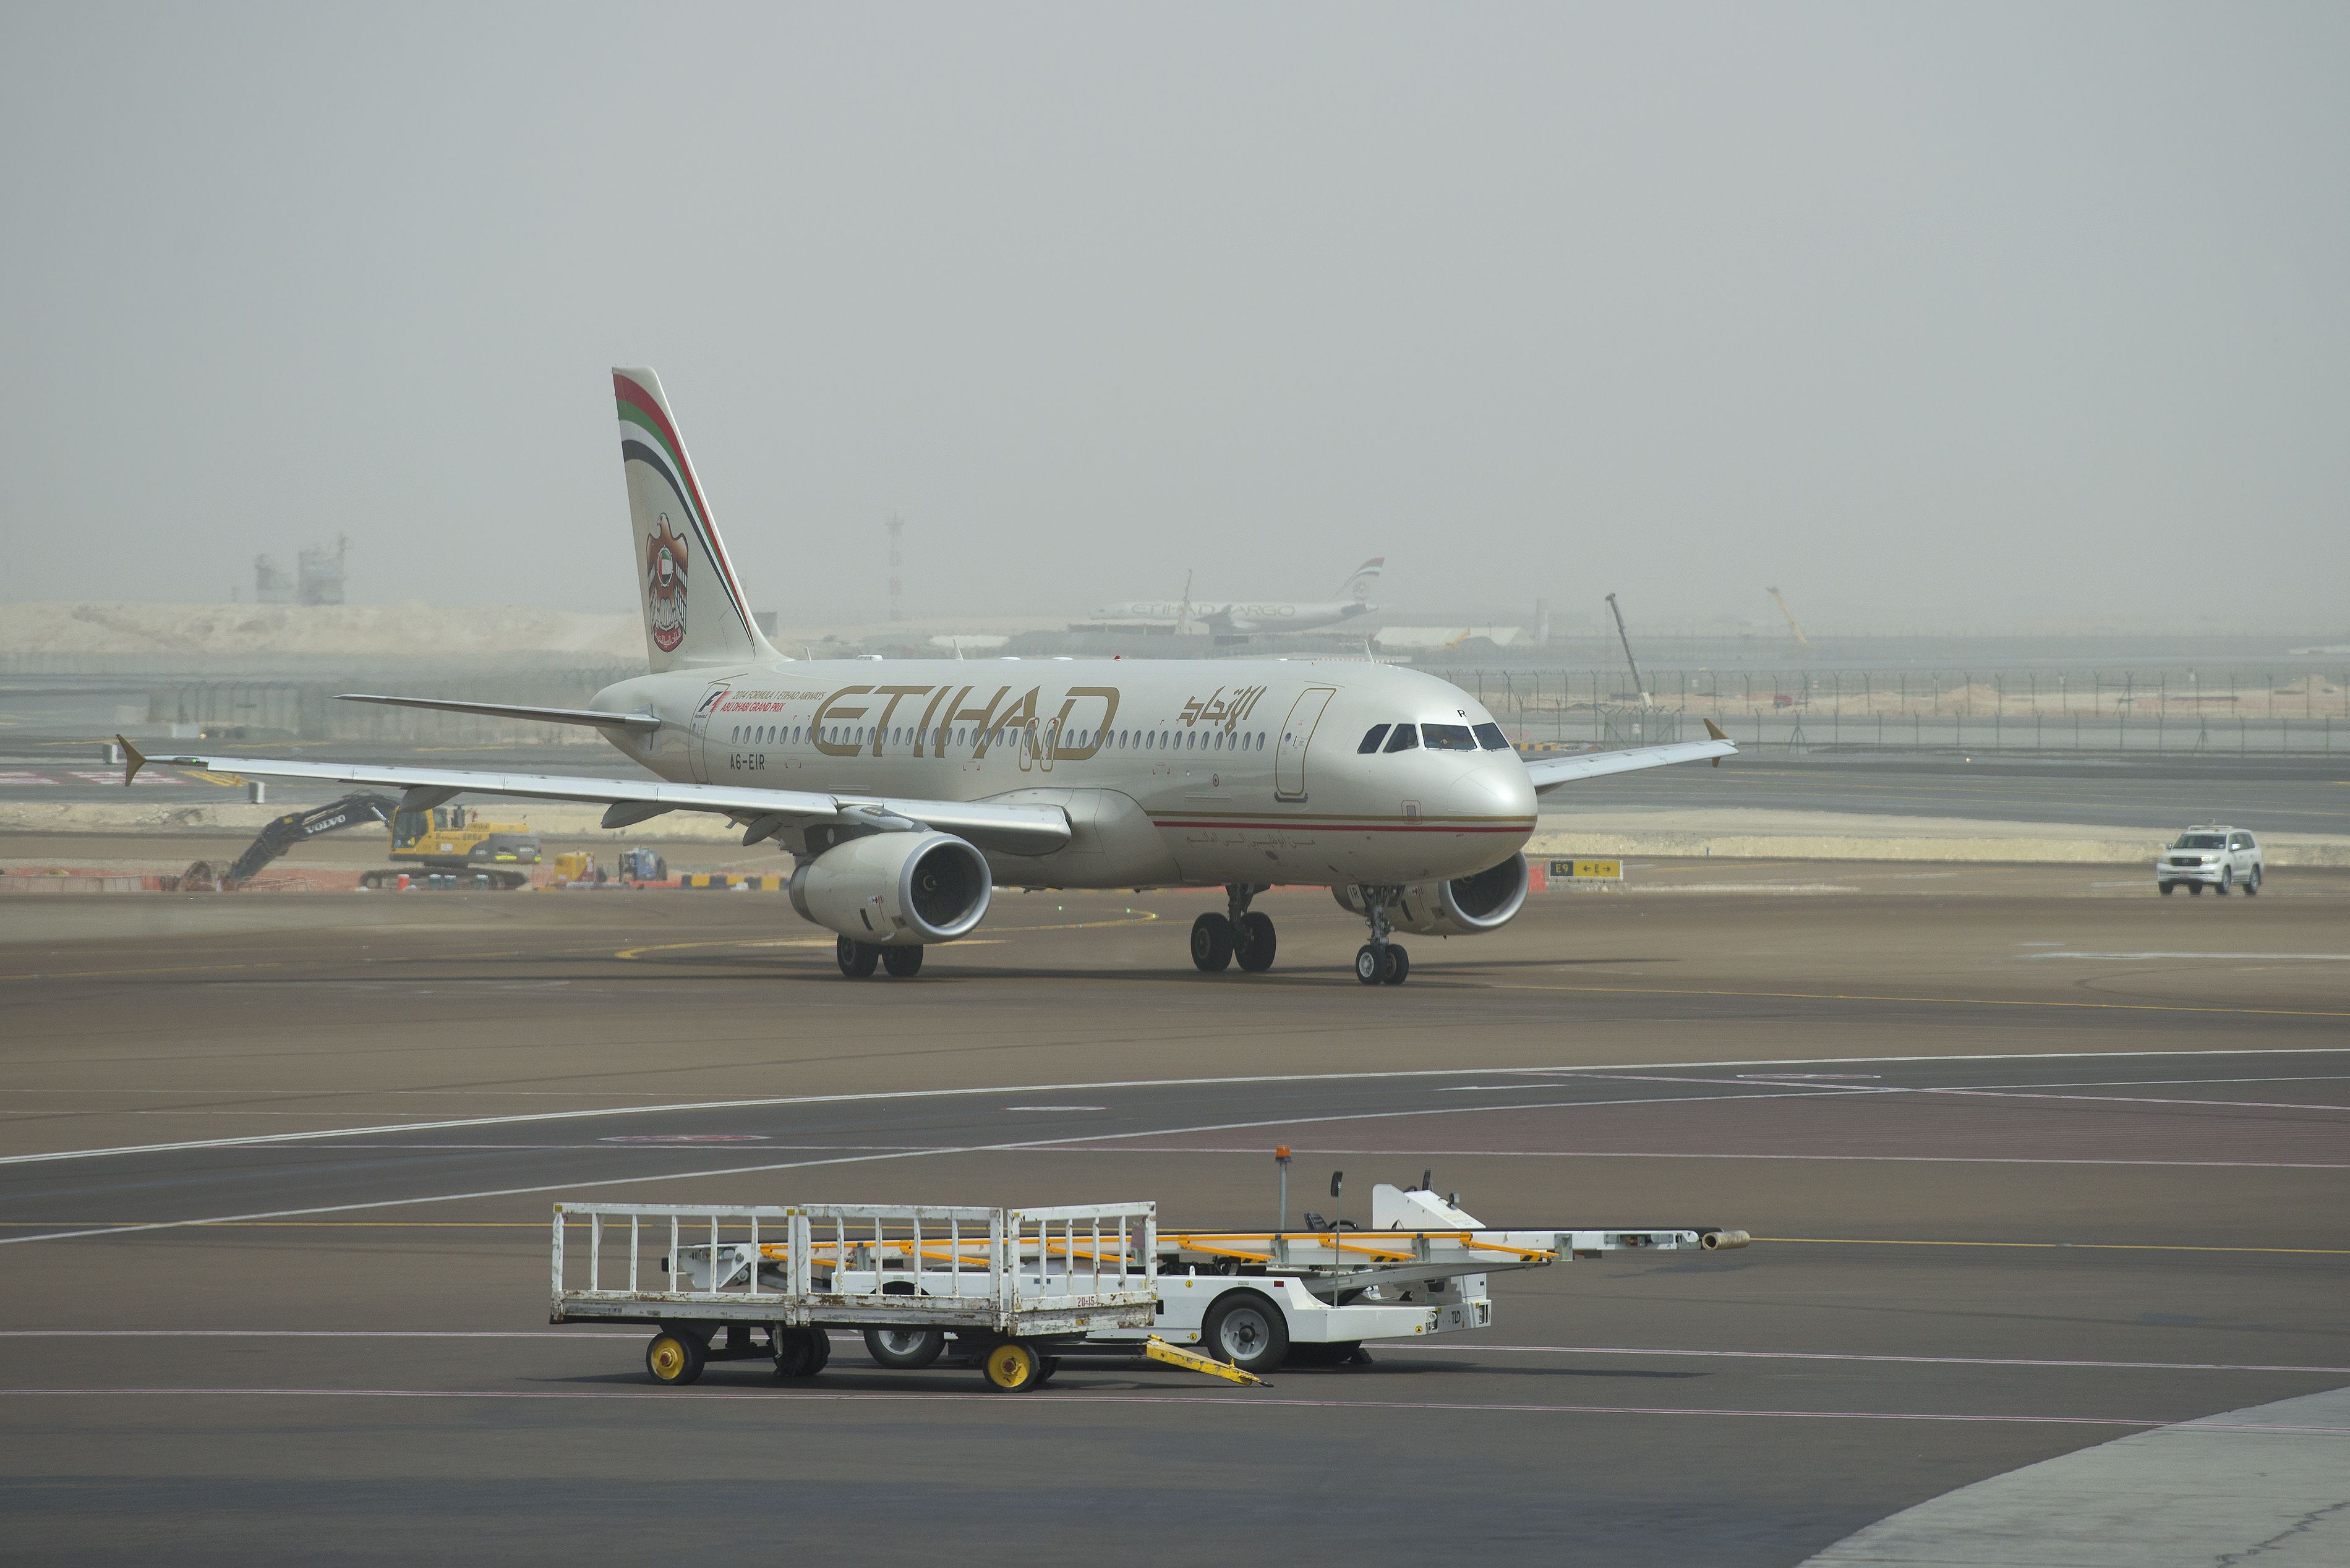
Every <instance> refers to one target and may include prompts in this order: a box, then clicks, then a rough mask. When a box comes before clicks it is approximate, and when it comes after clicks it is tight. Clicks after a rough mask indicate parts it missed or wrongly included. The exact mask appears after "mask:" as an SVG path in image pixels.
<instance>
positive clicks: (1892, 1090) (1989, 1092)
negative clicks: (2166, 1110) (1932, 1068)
mask: <svg viewBox="0 0 2350 1568" xmlns="http://www.w3.org/2000/svg"><path fill="white" fill-rule="evenodd" d="M1853 1087H1854V1088H1855V1089H1856V1090H1858V1091H1859V1092H1860V1093H1862V1094H1881V1095H1958V1096H1967V1097H1970V1098H1980V1099H1987V1100H2086V1101H2089V1102H2091V1103H2093V1104H2095V1105H2101V1106H2241V1107H2242V1108H2243V1109H2245V1110H2248V1111H2350V1106H2328V1105H2311V1104H2308V1103H2307V1102H2304V1101H2293V1100H2188V1099H2178V1098H2174V1097H2172V1096H2167V1095H2051V1094H2044V1093H2042V1092H2040V1091H2038V1090H2026V1089H1967V1088H1948V1089H1944V1088H1935V1089H1905V1088H1902V1087H1900V1086H1899V1085H1885V1086H1883V1087H1879V1086H1877V1085H1871V1084H1856V1085H1853Z"/></svg>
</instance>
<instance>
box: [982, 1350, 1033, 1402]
mask: <svg viewBox="0 0 2350 1568" xmlns="http://www.w3.org/2000/svg"><path fill="white" fill-rule="evenodd" d="M979 1365H980V1370H981V1371H983V1372H984V1373H985V1374H986V1375H987V1386H989V1387H990V1388H993V1389H996V1390H998V1391H1000V1392H1002V1393H1005V1394H1018V1393H1022V1392H1024V1391H1025V1390H1027V1389H1030V1388H1034V1387H1035V1386H1036V1385H1037V1383H1038V1382H1039V1381H1040V1378H1039V1376H1038V1374H1040V1373H1041V1372H1042V1371H1043V1370H1044V1361H1043V1358H1042V1357H1040V1356H1038V1355H1037V1354H1036V1352H1035V1350H1034V1349H1032V1348H1031V1347H1029V1346H1028V1345H1023V1344H1022V1343H1021V1342H1020V1341H1018V1340H1016V1339H1007V1340H1004V1341H1003V1342H1002V1343H1001V1344H998V1345H993V1346H991V1347H989V1349H988V1352H987V1356H986V1359H984V1360H983V1361H982V1362H981V1363H980V1364H979Z"/></svg>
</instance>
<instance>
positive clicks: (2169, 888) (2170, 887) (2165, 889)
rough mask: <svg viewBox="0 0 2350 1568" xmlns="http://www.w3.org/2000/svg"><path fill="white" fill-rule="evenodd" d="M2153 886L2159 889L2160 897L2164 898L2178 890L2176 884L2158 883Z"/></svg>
mask: <svg viewBox="0 0 2350 1568" xmlns="http://www.w3.org/2000/svg"><path fill="white" fill-rule="evenodd" d="M2155 886H2156V887H2157V888H2159V889H2161V892H2162V896H2163V897H2164V898H2169V897H2170V895H2171V894H2173V893H2175V892H2177V891H2178V883H2176V882H2158V883H2156V884H2155Z"/></svg>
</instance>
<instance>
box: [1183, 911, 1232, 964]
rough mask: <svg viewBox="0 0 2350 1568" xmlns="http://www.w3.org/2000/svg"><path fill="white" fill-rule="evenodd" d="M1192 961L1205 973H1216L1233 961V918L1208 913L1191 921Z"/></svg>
mask: <svg viewBox="0 0 2350 1568" xmlns="http://www.w3.org/2000/svg"><path fill="white" fill-rule="evenodd" d="M1191 961H1192V962H1193V963H1194V964H1197V965H1198V966H1199V967H1200V970H1201V972H1202V973H1205V974H1215V973H1217V972H1219V971H1222V969H1224V968H1225V966H1227V965H1228V964H1230V963H1231V962H1232V921H1231V920H1229V919H1225V918H1224V917H1223V916H1222V915H1217V914H1206V915H1202V916H1201V917H1200V918H1199V919H1196V920H1194V921H1192V922H1191Z"/></svg>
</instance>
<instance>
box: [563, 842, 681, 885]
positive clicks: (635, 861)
mask: <svg viewBox="0 0 2350 1568" xmlns="http://www.w3.org/2000/svg"><path fill="white" fill-rule="evenodd" d="M549 864H550V866H551V867H553V869H554V872H555V879H556V882H558V883H581V884H585V883H592V884H595V885H596V886H598V887H601V886H602V885H603V884H604V883H606V882H607V881H615V882H623V883H633V882H666V881H668V880H669V862H668V861H666V860H664V859H662V858H661V857H660V856H658V855H656V854H654V853H653V852H652V851H651V850H650V849H646V848H642V847H639V848H634V849H623V850H621V851H620V853H619V856H618V857H616V863H615V865H614V866H613V868H612V870H611V871H610V872H606V871H605V869H604V868H603V867H601V866H599V865H598V864H597V863H596V857H595V856H593V855H591V854H589V853H588V852H587V851H586V850H584V849H572V850H567V851H565V852H564V853H563V854H561V855H558V856H556V857H555V858H554V860H552V861H551V862H549Z"/></svg>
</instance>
